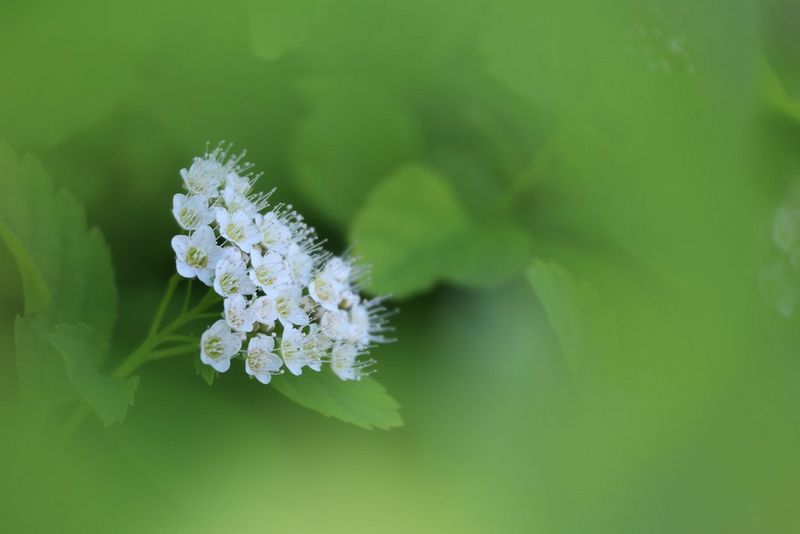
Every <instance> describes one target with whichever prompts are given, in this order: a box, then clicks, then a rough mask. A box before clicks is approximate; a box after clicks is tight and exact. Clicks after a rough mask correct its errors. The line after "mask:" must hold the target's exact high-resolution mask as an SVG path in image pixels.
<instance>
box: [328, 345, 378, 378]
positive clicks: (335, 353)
mask: <svg viewBox="0 0 800 534" xmlns="http://www.w3.org/2000/svg"><path fill="white" fill-rule="evenodd" d="M359 354H360V352H359V349H358V347H356V346H355V345H353V344H352V343H336V344H335V345H334V346H333V349H332V350H331V370H332V371H333V372H334V374H335V375H336V376H338V377H339V378H341V379H342V380H361V379H362V378H363V377H364V376H366V375H367V374H369V373H365V372H364V369H366V368H367V367H370V366H371V365H373V364H374V363H375V362H374V361H373V360H366V361H359V360H358V356H359Z"/></svg>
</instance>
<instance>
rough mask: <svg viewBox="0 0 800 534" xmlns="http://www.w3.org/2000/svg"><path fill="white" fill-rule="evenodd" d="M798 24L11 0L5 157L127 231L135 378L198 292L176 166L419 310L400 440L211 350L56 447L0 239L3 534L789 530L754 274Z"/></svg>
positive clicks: (783, 460)
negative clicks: (236, 184) (209, 357)
mask: <svg viewBox="0 0 800 534" xmlns="http://www.w3.org/2000/svg"><path fill="white" fill-rule="evenodd" d="M798 29H800V18H798V12H797V9H796V8H795V6H794V5H793V4H792V3H791V2H781V1H779V0H771V1H767V2H747V1H743V0H742V1H734V2H726V3H724V4H723V3H720V2H712V1H703V2H677V3H676V2H666V1H665V2H656V1H651V2H634V1H630V2H628V1H622V0H617V1H613V2H604V3H601V4H598V3H593V2H564V3H552V2H538V1H536V2H530V1H522V0H519V1H505V0H503V1H499V2H483V1H478V0H470V1H468V2H455V1H453V0H430V1H424V2H423V1H421V0H416V1H412V2H391V3H375V2H367V1H360V0H312V1H306V0H304V1H302V2H290V1H287V0H278V1H274V2H273V1H266V2H260V1H257V0H250V1H247V2H232V3H227V4H223V3H210V2H209V3H205V2H172V3H168V4H163V3H161V2H154V1H150V0H145V1H142V2H137V3H136V4H130V5H123V4H119V5H116V4H110V3H106V2H79V3H77V4H76V3H70V4H64V3H59V2H19V1H13V0H12V1H10V2H6V3H4V4H3V5H2V6H0V67H2V72H3V75H2V80H0V140H2V141H4V142H7V143H8V144H9V145H10V146H11V147H12V148H13V149H14V150H16V151H18V152H19V153H20V154H22V153H29V154H31V155H33V156H34V157H36V158H37V159H39V160H40V161H41V162H42V163H43V165H44V167H45V168H46V169H47V171H48V172H49V173H50V175H51V176H52V177H53V180H54V181H55V183H56V184H58V185H59V186H63V187H65V188H67V189H69V190H70V191H71V192H72V193H73V194H74V195H75V196H76V197H77V199H78V200H79V201H80V202H81V203H83V204H84V205H85V207H86V209H87V214H88V219H89V221H90V222H91V223H92V224H94V225H96V226H98V227H99V228H100V229H101V230H102V232H103V233H104V235H105V236H106V238H107V240H108V242H109V246H110V247H111V251H112V254H113V261H114V267H115V272H116V278H117V283H118V285H119V289H120V299H119V300H120V309H119V316H120V321H119V324H118V326H117V329H116V333H115V350H114V355H116V357H118V358H119V357H121V355H122V354H124V353H125V351H126V350H127V349H128V348H130V347H131V346H134V345H135V343H136V342H137V340H139V339H140V338H141V336H142V335H143V334H144V332H145V331H146V328H147V325H148V324H149V321H150V318H151V315H152V310H153V309H154V308H155V307H156V306H157V303H158V300H159V298H160V292H161V291H163V287H164V285H165V284H166V282H167V279H168V277H169V276H170V275H171V273H172V271H173V268H174V266H173V263H172V252H171V250H170V248H169V238H170V236H171V235H172V234H173V233H174V232H175V225H174V222H173V221H172V219H171V215H170V213H169V207H170V200H171V195H172V194H173V193H175V192H176V191H177V190H178V188H179V186H180V182H179V178H178V174H177V171H178V169H180V168H181V167H183V166H186V165H187V164H188V162H190V158H191V157H192V156H193V155H196V154H198V153H199V152H200V151H202V150H203V148H204V147H205V143H206V142H207V141H209V140H211V141H212V142H213V141H216V140H218V139H225V140H229V141H232V142H234V143H235V144H236V146H237V147H240V148H246V149H247V150H248V159H250V160H251V161H253V162H254V163H255V164H256V168H257V169H258V170H259V171H263V173H264V176H263V177H262V179H261V182H260V187H262V188H264V189H271V188H272V187H278V192H277V193H276V197H277V198H278V199H279V200H281V201H287V202H291V203H292V204H294V205H295V206H296V207H297V208H298V210H299V211H301V212H302V213H304V214H306V216H307V218H308V219H309V220H310V221H311V222H312V223H314V224H315V226H316V227H317V229H318V231H319V233H320V234H321V235H322V236H323V237H325V238H327V239H328V243H329V245H330V247H331V248H333V249H334V250H336V251H341V250H344V249H345V248H346V247H347V246H350V245H354V246H355V247H356V249H357V250H361V251H362V253H363V255H364V256H365V259H366V260H369V261H371V262H372V263H373V264H374V265H375V267H376V273H375V281H376V285H378V284H381V285H380V287H379V289H381V290H384V289H385V290H388V291H392V290H393V288H394V292H395V293H396V294H397V296H398V299H397V301H396V302H395V303H394V304H395V305H396V306H397V307H398V308H399V309H400V314H399V315H398V316H396V317H395V318H394V321H395V323H396V327H397V332H396V337H397V338H398V341H397V342H396V343H394V344H392V345H389V346H385V347H380V348H378V349H376V350H375V351H374V355H375V356H376V358H377V359H378V360H379V365H378V375H376V376H377V377H378V378H379V379H380V380H381V382H382V383H384V385H386V387H387V389H388V390H389V392H390V393H391V394H392V395H393V396H394V397H395V398H396V399H397V400H398V401H399V402H400V404H401V405H402V415H403V419H404V420H405V423H406V424H405V426H404V427H402V428H400V429H396V430H393V431H390V432H380V431H364V430H361V429H359V428H355V427H351V426H348V425H345V424H343V423H340V422H338V421H335V420H330V419H325V418H323V417H321V416H319V415H317V414H315V413H313V412H310V411H307V410H304V409H303V408H301V407H299V406H296V405H294V404H292V403H290V402H289V401H287V400H286V399H285V398H283V397H281V396H280V395H278V394H277V393H276V392H274V391H272V390H271V389H270V388H269V387H262V386H260V385H259V384H257V383H255V382H254V381H251V380H247V379H246V377H245V376H244V375H243V374H242V376H239V374H236V373H229V374H227V375H225V376H224V377H223V378H222V380H220V382H219V383H218V384H215V385H214V386H213V387H210V388H209V387H208V386H207V385H206V384H205V383H203V382H202V380H200V379H199V378H198V377H197V376H196V375H195V373H194V370H193V367H192V363H191V361H189V360H188V358H187V359H186V360H176V361H165V362H156V363H154V364H151V365H149V366H148V367H146V368H145V369H144V370H143V371H142V373H141V383H140V387H139V391H138V393H137V396H136V401H135V404H134V405H133V406H132V407H131V409H130V411H129V414H128V418H127V419H126V420H125V421H124V422H123V423H121V424H118V425H114V426H110V427H105V428H104V427H102V426H101V425H100V423H99V422H97V421H94V420H92V421H87V423H86V424H85V425H83V427H82V428H81V431H80V432H79V434H78V435H77V436H76V438H75V439H74V440H73V441H72V442H70V444H69V445H68V446H67V448H66V450H60V449H59V448H57V447H56V446H55V445H53V444H52V443H49V442H46V441H45V442H41V441H39V442H34V443H31V442H30V440H29V439H28V438H27V437H26V436H25V435H23V434H22V431H21V428H22V427H23V426H24V425H22V424H21V423H20V421H19V420H18V419H17V417H18V413H19V410H18V409H17V408H18V406H17V400H16V399H17V395H16V393H17V391H16V389H17V385H16V380H15V365H14V360H13V341H12V335H13V318H14V316H15V315H16V314H18V313H20V312H21V310H22V293H21V285H20V282H19V277H18V275H17V274H16V267H15V266H14V264H13V261H12V259H11V257H10V255H9V254H8V252H7V251H6V250H5V249H2V250H0V280H1V281H0V391H1V392H2V393H0V424H2V427H0V436H2V439H1V440H0V457H1V458H3V460H1V461H0V466H2V469H0V512H2V513H1V514H0V530H2V531H8V532H165V533H166V532H193V533H201V532H219V531H230V532H250V531H255V532H261V531H273V530H274V531H278V530H282V531H286V532H347V533H350V532H431V533H440V532H458V533H461V532H476V533H477V532H525V533H530V532H536V533H547V534H550V533H605V532H608V533H615V534H618V533H628V532H630V533H648V534H657V533H665V534H666V533H670V534H673V533H676V532H687V533H688V532H698V533H717V532H719V533H738V532H742V533H752V532H764V533H767V532H769V533H773V532H774V533H789V532H794V531H795V530H796V529H797V525H798V524H800V517H799V514H798V511H797V507H796V502H797V498H798V496H799V495H798V488H797V480H798V479H799V478H800V469H799V467H800V463H798V461H797V459H796V455H797V450H798V445H800V426H798V416H797V410H796V407H797V406H798V403H799V402H800V395H799V394H798V391H800V388H798V384H799V383H800V361H799V360H798V346H799V345H798V343H800V335H798V322H797V318H796V317H795V318H788V319H787V318H784V317H782V316H780V315H779V314H778V313H776V312H775V311H774V310H773V309H772V308H770V306H769V304H768V303H765V302H764V301H763V299H762V298H761V296H760V295H759V291H758V285H757V279H758V272H759V269H760V267H761V266H762V265H764V264H765V263H766V262H768V261H769V258H770V250H771V247H772V244H771V242H770V224H771V218H772V214H773V212H774V210H775V209H776V208H777V206H778V205H779V204H781V203H782V202H783V201H784V199H785V195H786V194H787V191H789V190H790V188H791V187H792V184H793V183H794V181H795V180H796V179H797V178H798V176H800V123H798V122H797V120H796V119H793V118H792V117H791V116H789V115H787V114H782V113H781V111H780V109H779V108H776V107H775V105H774V103H770V101H769V99H768V98H766V97H765V94H764V91H763V84H764V80H763V76H764V74H763V72H764V65H765V64H766V65H769V69H770V70H771V71H772V72H773V73H774V75H775V77H776V78H777V79H778V80H779V81H780V83H781V84H782V87H783V89H784V92H785V94H784V96H785V97H786V98H787V99H789V101H792V100H793V99H794V101H795V102H796V101H797V99H798V98H800V92H798V79H800V77H798V72H800V59H798V53H797V39H796V36H797V35H798V31H797V30H798ZM421 167H422V168H424V169H426V171H425V173H424V176H418V175H414V176H412V177H411V178H410V179H409V180H408V182H404V181H403V180H402V179H398V180H396V181H392V182H391V183H390V185H391V187H389V186H387V183H389V182H388V181H387V180H388V179H389V178H391V177H397V176H398V174H399V175H402V174H403V172H405V171H403V169H406V170H407V169H409V168H411V169H416V168H421ZM429 175H430V176H432V178H428V177H429ZM0 179H2V177H0ZM423 179H430V180H431V181H433V182H435V185H436V187H435V188H432V189H431V190H432V191H435V192H436V196H434V195H430V196H427V197H426V198H425V200H427V202H420V203H416V204H415V203H414V198H415V193H418V194H425V193H426V191H427V190H422V189H421V188H419V187H417V188H414V189H408V188H407V189H406V190H403V184H408V183H411V184H416V183H420V181H422V180H423ZM421 183H425V182H424V181H422V182H421ZM398 190H399V191H398ZM387 191H390V192H392V191H394V193H392V194H396V196H391V195H390V194H388V193H387ZM401 198H402V199H403V202H404V203H403V205H402V206H401V205H399V204H400V202H399V200H397V199H401ZM392 199H396V202H397V203H396V204H392ZM439 199H444V200H439ZM380 202H387V203H388V204H389V206H388V207H389V208H392V210H388V209H385V207H384V205H382V204H380ZM371 203H374V204H371ZM420 206H422V207H420ZM454 206H455V207H454ZM437 207H438V208H439V209H437ZM415 210H417V211H415ZM387 213H389V214H391V218H390V219H388V220H387V219H384V220H380V219H379V217H380V215H382V214H387ZM453 213H455V214H456V215H453ZM376 218H377V219H376ZM426 225H427V226H426ZM451 226H452V227H453V228H456V229H458V230H459V231H461V230H462V226H463V227H464V228H467V229H468V230H470V232H472V231H473V230H474V229H479V228H492V229H494V228H511V229H512V230H510V231H509V232H511V235H512V237H513V238H514V239H512V238H508V239H507V240H506V239H503V240H501V238H500V237H499V234H498V237H497V239H492V236H482V235H480V234H479V233H478V232H474V233H470V232H467V233H466V234H464V235H466V237H464V235H462V234H459V239H458V240H455V241H454V242H449V241H447V238H448V236H449V234H447V232H445V230H447V229H449V228H451ZM363 228H366V229H367V230H369V229H372V232H371V233H370V232H369V231H361V230H359V229H363ZM375 228H379V229H381V231H380V232H377V231H375V230H374V229H375ZM390 231H391V232H390ZM498 232H499V230H498ZM389 233H391V236H390V235H389ZM518 235H523V236H525V239H526V240H527V243H526V245H527V246H519V247H516V246H515V247H514V250H513V253H512V252H511V251H506V250H504V251H501V252H504V254H501V253H498V252H497V251H496V249H493V248H492V247H491V246H490V245H492V244H493V242H494V241H496V242H501V243H506V242H508V243H512V242H516V241H515V236H518ZM504 236H505V234H504ZM359 237H361V238H363V239H362V240H361V241H359V240H358V238H359ZM394 237H396V238H397V239H398V241H397V242H395V241H389V239H390V238H394ZM470 237H474V239H470ZM505 237H507V236H505ZM370 239H372V240H373V241H372V243H377V246H372V245H371V242H370V241H369V240H370ZM397 243H401V244H403V246H407V249H406V248H402V249H400V248H398V245H397ZM359 247H362V248H361V249H359ZM382 247H383V248H382ZM509 248H510V246H509ZM381 250H384V251H387V252H380V251H381ZM374 251H378V252H377V253H375V256H374V257H370V255H369V253H370V252H374ZM534 260H536V261H537V262H536V263H532V262H534ZM454 262H455V265H454ZM498 263H501V264H502V265H499V266H498ZM509 265H510V266H512V268H509V267H508V266H509ZM528 265H532V267H531V268H530V269H529V268H528V267H527V266H528ZM513 266H517V267H513ZM501 267H505V268H501ZM392 268H395V269H399V271H398V273H399V274H397V275H396V276H387V275H386V274H385V273H389V272H392V271H391V269H392ZM380 269H384V270H383V271H381V270H380ZM382 273H383V278H381V276H382ZM497 273H501V275H497ZM482 274H485V276H481V275H482ZM496 277H497V278H499V279H497V280H495V279H494V278H496ZM484 278H485V279H486V280H483V279H484ZM489 278H493V279H492V280H491V281H490V280H489ZM484 282H485V283H484ZM114 355H112V357H114Z"/></svg>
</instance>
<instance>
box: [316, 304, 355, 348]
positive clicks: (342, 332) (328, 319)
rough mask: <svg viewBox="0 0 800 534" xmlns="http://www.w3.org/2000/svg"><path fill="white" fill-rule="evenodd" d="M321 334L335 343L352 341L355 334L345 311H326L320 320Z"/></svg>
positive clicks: (348, 315)
mask: <svg viewBox="0 0 800 534" xmlns="http://www.w3.org/2000/svg"><path fill="white" fill-rule="evenodd" d="M320 327H321V328H322V332H323V333H324V334H325V335H326V336H328V337H329V338H331V339H334V340H337V341H344V340H352V339H353V338H354V337H355V335H356V333H355V328H354V326H353V324H352V323H351V322H350V314H348V313H347V312H346V311H345V310H332V311H331V310H326V311H325V312H323V314H322V318H321V319H320Z"/></svg>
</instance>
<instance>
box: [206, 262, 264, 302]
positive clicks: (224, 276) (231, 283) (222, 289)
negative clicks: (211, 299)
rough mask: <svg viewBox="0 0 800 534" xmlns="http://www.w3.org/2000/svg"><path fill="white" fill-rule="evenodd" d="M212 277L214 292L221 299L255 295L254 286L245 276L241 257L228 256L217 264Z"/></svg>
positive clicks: (245, 267)
mask: <svg viewBox="0 0 800 534" xmlns="http://www.w3.org/2000/svg"><path fill="white" fill-rule="evenodd" d="M214 275H215V277H214V290H215V291H216V292H217V293H218V294H219V295H220V296H222V297H232V296H234V295H252V294H253V293H255V290H256V286H255V285H253V282H251V281H250V278H249V277H248V276H247V266H246V265H245V263H244V260H242V259H241V257H239V258H236V257H234V256H233V255H232V254H228V255H227V256H226V257H224V258H223V259H221V260H220V261H219V263H217V268H216V269H215V271H214Z"/></svg>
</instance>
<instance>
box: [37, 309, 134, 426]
mask: <svg viewBox="0 0 800 534" xmlns="http://www.w3.org/2000/svg"><path fill="white" fill-rule="evenodd" d="M48 339H49V341H50V343H52V344H53V346H54V347H55V348H56V349H57V350H58V351H59V353H60V354H61V356H62V357H63V358H64V364H65V368H66V372H67V378H68V379H69V381H70V383H71V384H72V385H73V386H74V387H75V390H76V391H78V393H80V395H81V397H82V398H83V400H84V401H86V403H87V404H89V406H91V408H92V410H94V412H95V413H96V414H97V415H98V417H100V420H101V421H103V424H105V425H110V424H112V423H117V422H120V421H122V420H123V419H124V418H125V414H126V413H127V411H128V406H130V405H131V404H133V396H134V394H135V393H136V388H137V386H138V385H139V377H138V376H133V377H130V378H126V379H118V378H115V377H113V376H106V375H103V374H101V373H99V372H98V371H97V370H96V369H95V368H94V367H93V362H94V361H97V360H98V359H99V356H98V354H100V355H102V354H104V353H105V352H106V351H107V346H106V345H105V343H104V341H103V339H101V338H99V337H98V335H97V333H96V332H95V331H94V330H92V329H91V328H89V327H87V326H85V325H79V326H75V325H60V326H58V327H56V329H55V330H54V331H53V332H52V333H51V334H50V335H49V336H48Z"/></svg>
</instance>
